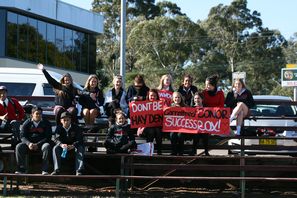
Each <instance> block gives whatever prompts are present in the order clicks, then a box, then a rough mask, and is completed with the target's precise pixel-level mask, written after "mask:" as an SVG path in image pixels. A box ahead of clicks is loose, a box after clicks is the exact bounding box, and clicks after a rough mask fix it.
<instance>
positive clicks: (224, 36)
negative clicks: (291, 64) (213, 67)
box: [203, 0, 286, 94]
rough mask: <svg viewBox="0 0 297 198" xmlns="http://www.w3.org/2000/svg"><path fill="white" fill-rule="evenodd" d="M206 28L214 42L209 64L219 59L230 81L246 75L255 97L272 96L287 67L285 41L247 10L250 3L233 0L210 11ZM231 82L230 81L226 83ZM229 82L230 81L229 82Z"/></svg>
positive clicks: (254, 12)
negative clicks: (233, 76) (239, 73)
mask: <svg viewBox="0 0 297 198" xmlns="http://www.w3.org/2000/svg"><path fill="white" fill-rule="evenodd" d="M203 27H205V29H206V30H207V32H208V36H209V38H211V43H212V45H211V46H212V47H211V50H210V52H207V54H208V55H209V54H210V55H214V56H211V58H210V59H208V60H209V62H210V63H211V62H212V61H213V60H215V61H217V60H218V58H215V56H216V55H218V56H219V57H222V56H225V57H226V58H225V59H224V58H220V60H221V66H222V67H224V66H226V64H225V63H224V60H226V61H227V63H228V67H226V68H225V71H226V72H227V73H223V76H225V75H226V74H227V75H228V76H229V79H231V73H232V72H235V71H245V72H247V82H248V84H249V86H250V87H251V88H252V90H253V92H254V93H258V94H260V93H261V94H262V93H265V94H269V93H270V92H271V90H272V88H273V87H274V86H275V83H277V82H278V81H279V77H280V75H279V74H280V68H281V67H282V66H283V65H284V55H283V53H282V46H283V45H285V43H286V40H285V39H284V37H283V36H282V35H281V34H280V33H279V32H278V31H274V30H269V29H268V28H264V27H262V20H261V18H260V13H258V12H257V11H253V12H251V11H250V10H249V9H248V8H247V0H234V1H233V2H232V3H231V5H229V6H223V5H222V4H220V5H218V6H216V7H213V8H212V9H211V10H210V13H209V15H208V19H207V20H206V21H205V22H203ZM226 82H228V81H226ZM229 82H230V81H229Z"/></svg>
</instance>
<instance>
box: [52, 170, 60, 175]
mask: <svg viewBox="0 0 297 198" xmlns="http://www.w3.org/2000/svg"><path fill="white" fill-rule="evenodd" d="M59 174H60V171H59V170H55V171H54V172H52V173H51V175H59Z"/></svg>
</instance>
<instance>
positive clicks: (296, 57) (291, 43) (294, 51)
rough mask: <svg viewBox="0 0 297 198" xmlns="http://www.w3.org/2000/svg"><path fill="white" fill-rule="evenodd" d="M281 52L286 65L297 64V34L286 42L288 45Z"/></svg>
mask: <svg viewBox="0 0 297 198" xmlns="http://www.w3.org/2000/svg"><path fill="white" fill-rule="evenodd" d="M283 50H284V54H285V56H286V61H287V63H289V64H291V63H294V64H297V32H295V33H294V35H293V36H292V37H291V38H290V39H289V40H288V45H287V46H285V47H284V48H283Z"/></svg>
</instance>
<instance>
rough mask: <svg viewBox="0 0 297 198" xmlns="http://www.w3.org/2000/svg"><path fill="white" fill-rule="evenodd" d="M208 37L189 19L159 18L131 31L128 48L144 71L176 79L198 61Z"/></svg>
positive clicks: (138, 66)
mask: <svg viewBox="0 0 297 198" xmlns="http://www.w3.org/2000/svg"><path fill="white" fill-rule="evenodd" d="M160 30H162V31H160ZM204 36H205V32H204V31H203V29H202V28H201V27H200V26H199V25H198V24H196V23H194V22H192V21H191V20H190V19H189V18H188V17H186V16H176V17H174V18H169V17H164V16H162V17H155V18H154V19H153V20H145V21H141V22H139V23H137V25H136V26H135V27H134V28H132V29H131V32H130V34H129V36H128V38H127V48H128V49H129V50H130V49H132V50H133V51H134V57H136V62H135V67H136V68H137V69H138V70H140V71H141V72H143V73H147V74H156V73H163V74H164V73H171V74H172V75H173V76H176V75H180V74H181V72H182V71H183V69H184V68H186V67H187V66H188V64H192V63H195V62H197V60H198V59H199V56H200V55H201V53H199V52H200V49H202V48H203V47H204V46H203V44H204V41H203V38H204ZM152 71H153V72H152ZM158 71H159V72H158Z"/></svg>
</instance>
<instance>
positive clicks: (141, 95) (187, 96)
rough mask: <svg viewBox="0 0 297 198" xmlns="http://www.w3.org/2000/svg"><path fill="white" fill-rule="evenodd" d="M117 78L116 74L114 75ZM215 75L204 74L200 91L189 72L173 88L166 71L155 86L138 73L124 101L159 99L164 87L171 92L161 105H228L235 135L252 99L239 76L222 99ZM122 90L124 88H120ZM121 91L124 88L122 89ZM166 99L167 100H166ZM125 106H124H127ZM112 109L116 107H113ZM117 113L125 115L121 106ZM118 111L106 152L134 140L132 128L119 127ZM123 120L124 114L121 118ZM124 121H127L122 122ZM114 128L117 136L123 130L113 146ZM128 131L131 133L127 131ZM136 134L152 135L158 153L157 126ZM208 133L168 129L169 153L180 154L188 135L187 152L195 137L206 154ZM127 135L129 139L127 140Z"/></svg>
mask: <svg viewBox="0 0 297 198" xmlns="http://www.w3.org/2000/svg"><path fill="white" fill-rule="evenodd" d="M116 78H117V77H116ZM218 80H219V79H218V75H212V76H209V77H207V78H206V80H205V89H204V90H202V91H198V88H197V87H196V86H194V85H193V78H192V77H191V76H190V75H185V76H184V77H183V83H182V85H180V86H179V88H178V90H177V91H174V89H173V85H172V84H173V81H172V77H171V75H169V74H166V75H163V76H162V77H161V79H160V84H159V86H158V88H157V89H149V88H148V87H147V86H146V84H145V81H144V79H143V77H142V76H141V75H137V76H136V77H135V79H134V82H133V85H131V86H129V87H128V89H127V94H126V103H125V105H127V104H128V103H129V102H133V101H143V100H149V101H154V100H159V99H160V98H159V91H160V90H166V91H170V92H172V100H171V101H170V103H169V104H168V102H167V101H165V105H167V106H178V107H200V108H201V107H229V108H231V109H232V114H231V116H230V123H231V122H232V121H233V120H236V135H240V134H241V126H242V123H243V119H244V118H245V117H247V116H249V113H250V110H249V109H250V108H251V107H252V106H254V99H253V96H252V94H251V92H250V91H249V90H248V89H247V88H246V86H245V83H244V81H243V80H242V79H235V80H234V83H233V86H232V90H231V91H230V92H228V94H227V97H226V99H225V96H224V92H223V91H222V90H221V89H220V88H219V87H218ZM123 92H124V91H123ZM124 93H125V92H124ZM124 101H125V100H124ZM166 102H167V103H166ZM127 108H128V107H127ZM114 109H116V108H114ZM118 110H119V111H120V113H121V115H119V117H125V115H127V114H125V113H123V112H125V109H118ZM119 117H118V115H117V116H116V120H115V122H114V123H113V124H114V125H113V127H111V128H110V129H109V132H108V138H107V140H106V142H108V144H106V148H107V151H108V152H111V153H114V152H127V150H126V149H125V150H117V149H115V148H116V147H117V148H119V147H120V146H122V145H129V146H128V147H125V148H129V149H132V148H133V147H134V146H135V145H136V144H135V138H134V135H133V133H135V131H134V132H133V130H131V129H129V127H127V126H126V127H125V128H123V127H121V126H123V125H124V124H123V123H121V122H120V121H119ZM124 119H125V120H126V117H125V118H124ZM125 124H127V122H125ZM114 127H115V128H121V129H120V134H121V135H120V136H119V137H121V138H122V135H123V134H127V136H126V138H125V141H124V142H123V143H121V144H120V146H116V145H117V143H114V144H110V143H111V142H119V141H114V138H115V137H116V135H115V134H119V133H118V132H116V133H115V132H114V131H115V130H114ZM131 131H132V132H131ZM131 133H132V135H131ZM137 135H139V136H144V137H146V140H147V142H153V141H154V139H155V141H156V150H157V154H162V137H163V133H162V128H161V127H144V128H138V130H137ZM208 136H209V135H208V134H207V133H200V134H195V135H188V134H185V133H177V132H172V133H170V140H171V146H172V151H171V154H172V155H183V154H184V141H185V139H188V138H190V139H192V140H193V146H192V151H191V153H190V155H195V154H196V152H197V145H198V142H199V140H200V139H201V140H202V143H203V146H204V153H205V155H209V152H208ZM127 138H130V140H131V143H129V141H128V140H127Z"/></svg>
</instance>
